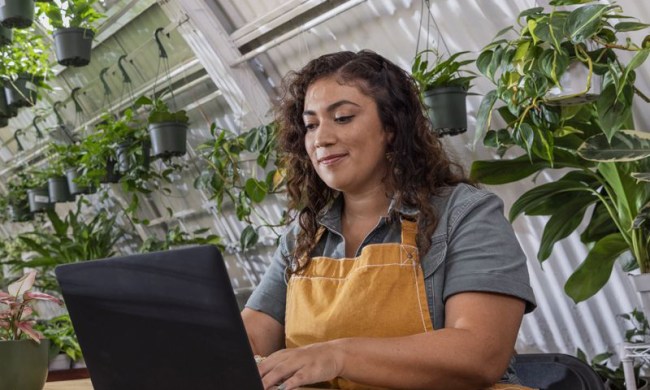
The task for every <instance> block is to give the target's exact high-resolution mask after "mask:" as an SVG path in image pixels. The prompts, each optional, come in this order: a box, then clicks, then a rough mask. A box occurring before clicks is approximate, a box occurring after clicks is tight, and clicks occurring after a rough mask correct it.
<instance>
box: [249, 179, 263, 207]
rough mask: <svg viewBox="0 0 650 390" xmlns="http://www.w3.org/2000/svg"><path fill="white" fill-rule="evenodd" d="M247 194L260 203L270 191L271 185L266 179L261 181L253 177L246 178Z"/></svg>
mask: <svg viewBox="0 0 650 390" xmlns="http://www.w3.org/2000/svg"><path fill="white" fill-rule="evenodd" d="M245 191H246V195H247V196H248V197H249V198H250V199H251V200H252V201H253V202H255V203H260V202H262V201H263V200H264V197H266V194H267V193H268V192H269V187H268V185H267V184H266V182H264V181H259V180H256V179H253V178H250V179H248V180H246V186H245Z"/></svg>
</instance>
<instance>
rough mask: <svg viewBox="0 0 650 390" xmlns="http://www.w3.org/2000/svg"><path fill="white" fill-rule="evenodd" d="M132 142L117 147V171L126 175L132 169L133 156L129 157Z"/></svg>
mask: <svg viewBox="0 0 650 390" xmlns="http://www.w3.org/2000/svg"><path fill="white" fill-rule="evenodd" d="M130 146H131V143H130V142H124V143H121V144H119V145H118V146H117V149H116V150H115V156H116V157H117V171H118V172H120V173H126V172H128V171H129V169H131V156H130V155H129V147H130Z"/></svg>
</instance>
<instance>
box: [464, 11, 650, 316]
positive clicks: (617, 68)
mask: <svg viewBox="0 0 650 390" xmlns="http://www.w3.org/2000/svg"><path fill="white" fill-rule="evenodd" d="M556 5H575V6H577V7H575V8H574V9H573V10H570V11H565V10H561V9H558V8H557V7H555V6H556ZM551 6H552V7H553V8H552V9H551V11H550V12H546V11H545V9H544V8H542V7H536V8H532V9H528V10H525V11H523V12H522V13H521V14H520V16H519V23H518V26H519V28H520V30H519V31H518V32H517V34H515V37H514V38H513V39H511V40H508V39H505V38H502V37H501V35H503V33H506V32H508V31H510V30H512V28H511V27H510V28H508V29H506V30H504V31H502V32H501V33H500V35H498V38H497V40H496V41H495V42H493V43H491V44H489V45H488V46H487V47H486V48H485V49H484V51H483V52H482V53H481V55H480V56H479V57H478V59H477V66H478V68H479V70H480V71H481V73H483V74H485V75H486V76H487V77H488V78H489V79H490V80H492V81H493V82H494V83H495V86H496V89H494V90H492V91H490V92H489V93H487V94H486V95H485V97H484V99H483V101H482V103H481V106H480V108H479V113H478V117H477V131H476V137H477V138H476V139H480V138H481V137H483V138H484V139H483V142H484V144H485V145H486V146H489V147H492V148H495V149H496V150H497V153H498V154H499V156H503V155H504V154H505V152H506V151H507V150H510V149H511V148H512V147H514V146H516V147H519V148H520V149H518V150H523V154H520V155H519V156H517V157H515V158H511V159H496V160H488V161H476V162H474V163H473V165H472V168H471V171H472V172H471V175H472V177H473V178H474V179H476V180H478V181H481V182H483V183H486V184H504V183H509V182H513V181H517V180H521V179H524V178H526V177H528V176H530V175H532V174H535V173H538V172H540V171H542V170H545V169H568V171H565V172H564V176H562V177H561V178H560V179H559V180H556V181H555V182H552V183H546V184H541V185H538V186H536V187H535V188H533V189H531V190H530V191H528V192H526V193H525V194H523V195H522V196H521V197H520V198H519V199H518V200H517V201H516V202H515V204H514V205H513V207H512V209H511V211H510V219H511V220H514V219H515V218H516V217H517V216H518V215H520V214H522V213H524V214H528V215H547V216H550V219H549V221H548V223H547V224H546V226H545V228H544V232H543V235H542V240H541V245H540V249H539V251H538V254H537V257H538V259H539V260H540V261H544V260H546V259H547V258H548V257H549V256H550V254H551V251H552V248H553V245H554V244H555V243H556V242H557V241H559V240H561V239H563V238H565V237H567V236H568V235H569V234H571V233H572V232H574V231H575V230H576V229H577V228H578V226H579V225H580V224H581V222H582V220H583V219H584V217H585V215H586V216H587V219H588V221H589V223H588V225H587V227H586V229H585V230H584V231H583V232H582V235H581V239H582V241H583V242H584V243H585V244H587V245H588V246H589V248H590V251H589V254H588V255H587V257H586V258H585V259H584V260H583V262H582V263H581V265H580V266H579V267H578V269H577V270H576V271H575V272H574V273H573V275H572V276H571V277H570V278H569V280H568V281H567V283H566V285H565V291H566V293H567V294H568V295H569V296H570V297H571V298H572V299H573V300H574V301H576V302H580V301H582V300H585V299H587V298H589V297H591V296H592V295H593V294H595V293H596V292H597V291H598V290H600V288H601V287H602V286H603V285H604V284H605V283H606V282H607V280H608V279H609V277H610V274H611V272H612V268H613V265H614V262H615V260H616V259H617V258H618V257H619V256H620V255H622V254H623V253H626V252H630V253H631V254H632V256H633V257H634V259H635V260H636V261H635V263H636V265H637V266H638V267H639V268H640V270H641V272H642V273H646V272H650V256H649V252H650V241H649V240H650V229H649V227H650V226H649V224H648V216H649V215H648V202H649V201H650V186H649V184H648V182H647V180H648V175H647V172H650V160H649V159H648V156H649V155H650V154H649V153H648V149H647V148H648V136H647V134H646V133H645V132H641V131H634V130H630V131H623V130H621V129H634V124H633V121H632V118H631V109H632V104H633V98H634V96H635V95H639V96H641V97H642V98H644V101H646V102H648V101H649V100H648V99H647V98H646V97H645V95H643V93H642V92H641V91H639V90H638V89H637V88H635V85H634V80H635V72H634V70H635V69H636V68H637V67H638V66H640V65H641V64H643V63H644V61H645V60H646V59H647V57H648V55H649V54H650V38H646V39H645V40H644V43H642V44H635V43H634V42H632V41H631V40H626V41H625V42H619V41H618V40H617V33H619V32H624V31H629V30H634V29H642V28H646V27H647V25H646V24H643V23H638V22H634V21H630V20H633V19H631V18H629V17H626V16H624V15H621V9H620V7H618V6H612V5H609V4H600V3H598V4H593V2H591V1H588V0H587V1H585V0H554V1H551ZM612 20H624V22H619V23H617V24H612V23H610V22H611V21H612ZM622 50H623V51H631V52H632V54H633V57H632V58H631V60H630V61H629V62H628V63H627V64H624V63H623V62H622V61H621V60H620V58H619V57H618V54H617V53H618V52H620V51H622ZM573 57H575V59H577V60H579V61H584V63H586V64H587V67H588V69H589V70H590V72H591V73H593V74H600V75H602V76H603V85H602V93H601V94H600V95H599V97H598V98H597V100H590V99H583V100H581V104H576V105H569V106H558V105H557V104H556V102H555V101H550V102H549V101H548V92H549V91H550V90H551V89H552V88H554V87H556V86H558V84H560V78H561V76H562V75H563V74H564V72H565V71H566V70H567V68H568V67H569V65H570V63H571V61H572V58H573ZM567 97H569V98H572V97H571V96H567ZM551 100H554V99H551ZM497 101H500V102H502V106H500V107H499V108H497V109H496V111H497V112H498V113H499V114H500V116H501V117H502V119H503V120H504V123H505V126H504V127H503V128H499V129H497V130H489V131H486V129H488V128H489V124H490V118H491V116H492V110H493V109H494V106H495V104H496V103H497ZM513 150H517V148H515V149H513ZM591 206H594V207H591ZM588 212H589V214H587V213H588ZM648 307H649V308H650V306H648Z"/></svg>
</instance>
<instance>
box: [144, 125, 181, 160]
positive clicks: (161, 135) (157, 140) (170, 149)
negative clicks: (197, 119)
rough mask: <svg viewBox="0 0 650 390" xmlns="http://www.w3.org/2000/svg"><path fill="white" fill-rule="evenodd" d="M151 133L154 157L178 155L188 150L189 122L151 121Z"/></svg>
mask: <svg viewBox="0 0 650 390" xmlns="http://www.w3.org/2000/svg"><path fill="white" fill-rule="evenodd" d="M149 135H150V137H151V148H152V149H153V156H154V157H161V158H169V157H178V156H182V155H184V154H185V152H186V151H187V148H186V143H187V123H179V122H166V123H151V124H150V125H149Z"/></svg>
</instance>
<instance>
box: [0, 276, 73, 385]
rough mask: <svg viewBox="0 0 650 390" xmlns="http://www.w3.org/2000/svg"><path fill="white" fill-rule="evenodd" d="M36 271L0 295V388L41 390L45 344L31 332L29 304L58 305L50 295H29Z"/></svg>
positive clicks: (30, 309)
mask: <svg viewBox="0 0 650 390" xmlns="http://www.w3.org/2000/svg"><path fill="white" fill-rule="evenodd" d="M35 279H36V271H31V272H29V273H27V274H25V275H23V276H22V277H21V278H20V279H18V280H16V281H15V282H13V283H11V284H10V285H9V286H8V288H7V292H4V291H0V306H6V307H5V309H4V310H2V311H0V361H2V364H0V387H2V388H5V389H20V390H41V389H42V388H43V385H44V384H45V379H46V378H47V362H48V359H47V356H48V343H47V341H46V340H41V338H42V336H41V335H40V334H39V333H38V332H37V331H36V330H34V329H33V324H34V320H32V319H30V316H31V315H32V313H33V311H34V310H33V308H32V304H33V303H34V302H35V301H39V300H41V301H51V302H55V303H57V304H59V305H60V304H62V302H61V301H60V300H59V299H58V298H55V297H53V296H51V295H48V294H44V293H38V292H33V291H31V288H32V286H33V285H34V281H35Z"/></svg>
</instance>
